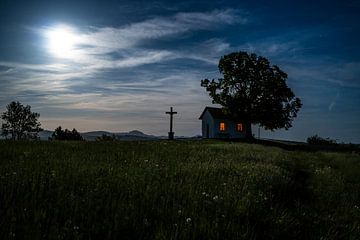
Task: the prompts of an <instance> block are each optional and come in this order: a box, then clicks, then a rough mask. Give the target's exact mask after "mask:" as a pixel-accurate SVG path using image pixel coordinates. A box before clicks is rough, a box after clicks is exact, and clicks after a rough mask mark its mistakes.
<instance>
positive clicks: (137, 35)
mask: <svg viewBox="0 0 360 240" xmlns="http://www.w3.org/2000/svg"><path fill="white" fill-rule="evenodd" d="M239 14H240V13H239V12H238V11H235V10H231V9H227V10H214V11H212V12H205V13H201V12H192V13H178V14H176V15H174V16H171V17H156V18H152V19H149V20H145V21H142V22H138V23H133V24H129V25H126V26H121V27H105V28H93V29H92V30H93V31H92V32H90V33H87V34H83V35H82V36H81V39H83V40H82V42H81V43H82V44H85V45H88V46H91V47H93V49H91V47H90V49H88V51H90V52H93V53H109V52H112V51H116V50H119V49H125V48H129V47H134V46H138V45H139V44H141V43H142V42H143V41H146V40H149V39H160V38H165V37H171V36H176V35H179V34H183V33H186V32H192V31H198V30H214V29H216V28H217V27H218V26H221V25H223V24H234V23H240V24H245V23H247V21H248V20H247V18H246V17H243V16H240V15H239Z"/></svg>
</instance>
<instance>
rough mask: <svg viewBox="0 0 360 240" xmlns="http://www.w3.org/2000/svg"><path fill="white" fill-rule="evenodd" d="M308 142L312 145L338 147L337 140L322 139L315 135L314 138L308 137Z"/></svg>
mask: <svg viewBox="0 0 360 240" xmlns="http://www.w3.org/2000/svg"><path fill="white" fill-rule="evenodd" d="M306 142H307V143H308V144H311V145H336V144H337V143H336V140H333V139H330V138H322V137H320V136H318V135H317V134H315V135H314V136H311V137H308V138H307V140H306Z"/></svg>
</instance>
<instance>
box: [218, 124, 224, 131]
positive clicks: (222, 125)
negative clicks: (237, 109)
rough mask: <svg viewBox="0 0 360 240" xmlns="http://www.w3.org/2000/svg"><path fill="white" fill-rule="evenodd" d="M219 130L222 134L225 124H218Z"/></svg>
mask: <svg viewBox="0 0 360 240" xmlns="http://www.w3.org/2000/svg"><path fill="white" fill-rule="evenodd" d="M219 130H220V131H222V132H223V131H225V123H224V122H220V126H219Z"/></svg>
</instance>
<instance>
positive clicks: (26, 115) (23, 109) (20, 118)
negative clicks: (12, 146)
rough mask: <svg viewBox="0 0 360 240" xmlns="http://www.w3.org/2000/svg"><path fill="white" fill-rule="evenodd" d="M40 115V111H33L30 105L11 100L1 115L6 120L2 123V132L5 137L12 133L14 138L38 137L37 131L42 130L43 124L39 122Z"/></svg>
mask: <svg viewBox="0 0 360 240" xmlns="http://www.w3.org/2000/svg"><path fill="white" fill-rule="evenodd" d="M39 117H40V114H39V113H35V112H31V107H30V106H29V105H26V106H24V105H22V104H21V103H20V102H11V103H10V104H8V105H7V106H6V111H5V112H3V113H2V115H1V118H2V119H3V121H4V122H3V123H2V125H1V130H2V133H1V134H2V135H3V136H5V137H7V136H8V135H11V138H12V139H13V140H15V139H17V140H20V139H26V138H36V137H37V133H38V132H40V131H42V129H41V128H40V126H41V124H40V122H38V118H39Z"/></svg>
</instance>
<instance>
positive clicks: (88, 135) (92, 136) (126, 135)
mask: <svg viewBox="0 0 360 240" xmlns="http://www.w3.org/2000/svg"><path fill="white" fill-rule="evenodd" d="M52 134H53V131H50V130H44V131H41V132H39V137H40V139H41V140H48V139H49V137H51V136H52ZM80 134H81V136H82V137H83V138H84V139H85V140H87V141H95V140H96V138H97V137H101V136H102V135H103V134H105V135H108V136H112V135H115V136H116V138H118V139H119V140H123V141H126V140H128V141H130V140H155V139H162V138H165V137H159V136H154V135H148V134H145V133H143V132H141V131H139V130H132V131H130V132H119V133H113V132H108V131H91V132H83V133H80Z"/></svg>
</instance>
